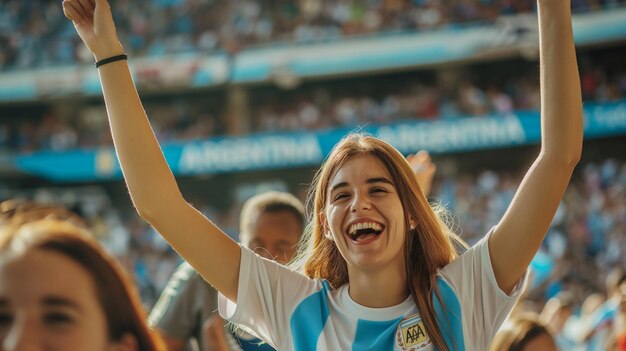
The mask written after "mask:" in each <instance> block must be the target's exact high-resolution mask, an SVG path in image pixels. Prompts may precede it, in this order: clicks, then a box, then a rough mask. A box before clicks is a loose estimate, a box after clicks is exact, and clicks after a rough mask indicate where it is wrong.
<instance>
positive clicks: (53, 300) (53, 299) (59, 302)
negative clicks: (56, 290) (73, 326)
mask: <svg viewBox="0 0 626 351" xmlns="http://www.w3.org/2000/svg"><path fill="white" fill-rule="evenodd" d="M41 300H42V303H43V304H44V305H45V306H48V307H69V308H71V309H74V310H77V311H81V310H82V309H81V307H80V306H79V305H78V304H77V303H76V302H74V301H72V300H69V299H66V298H64V297H60V296H46V297H44V298H43V299H41Z"/></svg>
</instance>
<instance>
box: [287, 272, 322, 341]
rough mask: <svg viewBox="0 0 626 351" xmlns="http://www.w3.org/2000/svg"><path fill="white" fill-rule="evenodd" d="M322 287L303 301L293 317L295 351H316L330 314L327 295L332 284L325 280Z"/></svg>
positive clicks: (292, 331) (292, 332)
mask: <svg viewBox="0 0 626 351" xmlns="http://www.w3.org/2000/svg"><path fill="white" fill-rule="evenodd" d="M322 285H323V286H322V290H320V291H318V292H316V293H314V294H312V295H311V296H309V297H307V298H306V299H304V300H302V302H300V304H299V305H298V307H296V309H295V311H293V314H292V315H291V321H290V324H291V337H292V339H293V345H294V349H295V350H298V351H309V350H311V351H315V348H316V347H317V340H318V339H319V337H320V335H321V334H322V330H323V329H324V324H325V323H326V320H327V319H328V314H329V311H328V302H327V300H326V299H327V297H326V294H327V292H328V290H330V284H328V282H327V281H326V280H323V281H322Z"/></svg>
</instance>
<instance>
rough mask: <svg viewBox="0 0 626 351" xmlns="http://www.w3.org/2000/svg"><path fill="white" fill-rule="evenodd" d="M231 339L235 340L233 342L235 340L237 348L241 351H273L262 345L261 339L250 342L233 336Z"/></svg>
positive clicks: (266, 345) (271, 348)
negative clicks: (237, 344)
mask: <svg viewBox="0 0 626 351" xmlns="http://www.w3.org/2000/svg"><path fill="white" fill-rule="evenodd" d="M233 337H234V338H235V340H237V342H238V343H239V347H241V349H242V350H243V351H275V350H274V348H273V347H271V346H270V345H268V344H266V343H264V342H263V340H261V339H256V338H255V339H251V340H246V339H242V338H239V337H237V336H236V335H234V334H233Z"/></svg>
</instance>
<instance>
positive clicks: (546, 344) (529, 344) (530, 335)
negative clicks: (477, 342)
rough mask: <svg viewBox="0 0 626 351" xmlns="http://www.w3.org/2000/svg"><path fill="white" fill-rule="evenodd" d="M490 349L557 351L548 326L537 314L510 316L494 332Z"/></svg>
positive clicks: (502, 350)
mask: <svg viewBox="0 0 626 351" xmlns="http://www.w3.org/2000/svg"><path fill="white" fill-rule="evenodd" d="M489 350H490V351H558V350H559V348H557V346H556V343H555V341H554V337H553V336H552V333H551V332H550V329H549V327H548V326H546V325H545V324H543V323H542V322H541V321H540V319H539V317H538V316H537V315H534V314H532V313H523V314H519V315H516V316H512V317H511V318H510V319H509V320H507V322H505V324H504V325H503V326H502V328H501V329H500V331H499V332H498V334H496V336H495V338H494V339H493V342H492V344H491V347H490V348H489Z"/></svg>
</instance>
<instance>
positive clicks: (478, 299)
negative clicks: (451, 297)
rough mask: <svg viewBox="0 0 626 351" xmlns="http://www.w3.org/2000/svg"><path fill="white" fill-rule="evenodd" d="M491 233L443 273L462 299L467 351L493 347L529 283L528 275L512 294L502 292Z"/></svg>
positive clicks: (460, 301)
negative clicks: (493, 263)
mask: <svg viewBox="0 0 626 351" xmlns="http://www.w3.org/2000/svg"><path fill="white" fill-rule="evenodd" d="M491 233H492V231H490V232H489V234H487V235H485V237H484V238H483V239H482V240H480V241H479V242H478V243H477V244H476V245H474V246H473V247H471V248H470V249H468V250H467V251H466V252H465V253H463V254H462V255H461V256H459V257H458V258H457V259H456V260H454V261H452V262H450V263H449V264H448V265H447V266H445V267H444V268H442V269H441V270H440V272H439V274H440V275H441V276H442V277H443V278H444V280H445V281H446V282H447V283H448V284H449V285H450V286H451V288H452V290H453V291H454V293H455V294H456V296H457V297H458V299H459V303H460V305H461V315H462V325H463V339H464V340H465V345H466V350H487V349H488V348H489V344H490V343H491V340H492V339H493V337H494V336H495V334H496V333H497V332H498V329H500V326H501V325H502V323H503V322H504V320H505V319H506V317H507V316H508V315H509V312H511V309H512V308H513V306H514V305H515V303H516V302H517V299H518V297H519V295H520V293H521V291H522V287H523V285H524V283H525V281H526V274H524V276H523V277H522V278H521V279H520V281H519V282H518V283H517V284H516V286H515V288H514V289H513V291H512V292H511V294H509V295H507V294H506V293H505V292H504V291H502V290H501V289H500V287H499V286H498V283H497V282H496V277H495V275H494V273H493V267H492V266H491V257H490V255H489V236H490V235H491Z"/></svg>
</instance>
